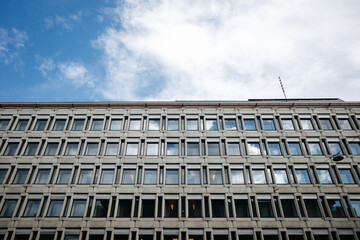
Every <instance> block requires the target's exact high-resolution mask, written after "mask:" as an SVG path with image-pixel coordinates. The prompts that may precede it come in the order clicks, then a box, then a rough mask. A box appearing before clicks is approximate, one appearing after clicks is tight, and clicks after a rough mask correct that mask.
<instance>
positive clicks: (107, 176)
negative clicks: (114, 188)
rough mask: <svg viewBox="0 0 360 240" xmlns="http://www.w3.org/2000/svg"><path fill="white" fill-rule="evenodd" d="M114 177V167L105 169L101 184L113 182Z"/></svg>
mask: <svg viewBox="0 0 360 240" xmlns="http://www.w3.org/2000/svg"><path fill="white" fill-rule="evenodd" d="M113 178H114V169H103V170H102V174H101V179H100V184H112V183H113Z"/></svg>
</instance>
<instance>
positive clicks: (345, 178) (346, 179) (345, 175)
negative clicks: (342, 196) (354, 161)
mask: <svg viewBox="0 0 360 240" xmlns="http://www.w3.org/2000/svg"><path fill="white" fill-rule="evenodd" d="M339 173H340V176H341V180H342V182H343V183H344V184H355V180H354V177H353V175H352V173H351V170H350V169H339Z"/></svg>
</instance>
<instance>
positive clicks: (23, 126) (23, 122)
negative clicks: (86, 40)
mask: <svg viewBox="0 0 360 240" xmlns="http://www.w3.org/2000/svg"><path fill="white" fill-rule="evenodd" d="M28 122H29V120H28V119H20V120H19V122H18V124H17V125H16V128H15V131H25V129H26V126H27V124H28Z"/></svg>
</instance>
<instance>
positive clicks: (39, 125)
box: [34, 119, 47, 131]
mask: <svg viewBox="0 0 360 240" xmlns="http://www.w3.org/2000/svg"><path fill="white" fill-rule="evenodd" d="M46 124H47V119H38V120H37V122H36V125H35V128H34V131H44V130H45V127H46Z"/></svg>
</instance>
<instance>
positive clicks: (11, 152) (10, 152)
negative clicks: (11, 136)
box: [4, 143, 19, 156]
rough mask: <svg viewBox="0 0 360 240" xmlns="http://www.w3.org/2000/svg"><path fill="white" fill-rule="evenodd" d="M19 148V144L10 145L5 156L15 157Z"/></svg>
mask: <svg viewBox="0 0 360 240" xmlns="http://www.w3.org/2000/svg"><path fill="white" fill-rule="evenodd" d="M18 146H19V143H9V144H8V145H7V148H6V150H5V153H4V155H5V156H14V155H15V153H16V150H17V148H18Z"/></svg>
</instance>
